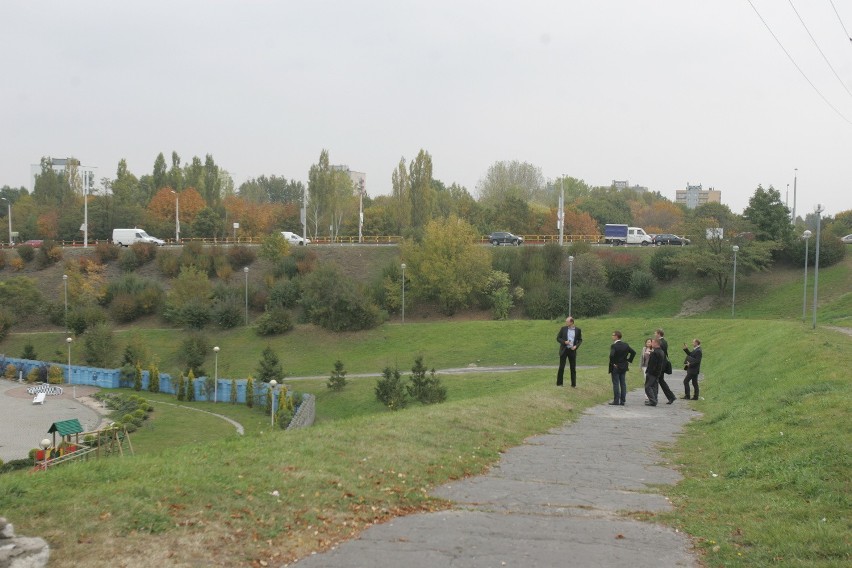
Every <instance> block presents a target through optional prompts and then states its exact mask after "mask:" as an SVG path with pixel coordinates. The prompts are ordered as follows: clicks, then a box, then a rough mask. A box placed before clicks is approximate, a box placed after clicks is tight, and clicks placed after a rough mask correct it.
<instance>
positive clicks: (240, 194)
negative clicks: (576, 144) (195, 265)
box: [0, 149, 807, 241]
mask: <svg viewBox="0 0 852 568" xmlns="http://www.w3.org/2000/svg"><path fill="white" fill-rule="evenodd" d="M84 174H85V172H83V171H82V169H81V168H80V164H79V162H78V161H77V160H75V159H73V158H71V159H69V160H67V165H66V167H65V169H64V170H62V171H55V170H54V169H53V161H52V160H51V159H50V158H48V157H45V158H42V160H41V171H40V173H39V174H38V175H37V176H36V179H35V185H34V189H33V191H32V194H30V193H29V192H28V191H27V189H26V188H11V187H9V186H4V187H3V188H2V189H0V197H3V198H5V199H6V200H7V202H8V203H9V204H11V209H12V225H13V230H16V231H17V232H18V233H19V238H18V241H22V240H27V239H48V238H49V239H56V240H60V241H71V240H80V239H81V237H82V233H81V230H80V227H81V225H82V223H83V221H84V207H83V205H84V204H83V200H84V198H85V199H86V200H87V201H88V203H87V209H88V225H89V227H88V228H89V237H90V238H91V239H93V240H106V239H109V238H110V237H111V233H112V229H113V228H115V227H133V226H142V227H145V228H146V229H147V230H148V232H149V233H151V234H154V235H157V236H159V237H165V238H168V237H170V236H172V235H174V234H175V229H176V227H175V225H176V222H175V221H176V219H175V217H176V213H177V216H178V220H177V221H178V223H177V224H179V226H180V235H181V237H183V238H187V237H220V238H222V237H227V236H232V235H233V234H234V229H233V224H234V223H238V224H239V228H238V229H237V231H236V234H237V236H243V237H245V236H252V237H256V236H262V235H266V234H269V233H271V232H275V231H280V230H296V231H297V232H298V231H300V230H301V226H302V216H301V210H302V209H303V208H304V210H305V219H304V220H305V225H306V226H307V232H308V234H309V236H311V237H314V238H316V237H320V236H322V237H332V238H337V237H340V236H353V235H357V234H358V225H359V210H360V209H361V206H362V205H363V234H364V235H367V236H370V235H402V236H412V237H416V238H420V237H422V236H423V231H424V229H425V227H426V225H427V224H428V223H429V221H431V220H434V219H447V218H449V217H450V216H451V215H455V216H456V217H458V218H460V219H464V220H465V221H467V222H468V223H469V224H470V225H471V226H472V227H473V228H474V230H475V231H476V232H477V234H479V235H483V234H487V233H489V232H491V231H492V230H511V231H513V232H515V233H520V234H527V235H530V234H540V235H554V234H556V233H557V232H558V230H557V214H558V211H557V207H558V205H557V204H558V201H559V195H560V193H561V192H562V191H564V193H565V197H566V199H565V203H566V207H565V208H566V210H565V232H566V234H572V235H597V234H599V233H600V232H601V230H602V228H603V225H604V224H606V223H626V224H631V225H638V226H641V227H644V228H645V229H646V231H648V232H650V233H661V232H673V233H678V234H681V233H688V232H690V221H691V220H692V219H694V218H696V217H700V216H703V215H699V214H698V213H697V212H696V211H690V210H687V209H686V208H684V207H683V206H680V205H676V204H674V203H672V202H671V201H670V200H668V199H666V198H664V197H662V196H661V195H660V194H659V193H658V192H650V191H636V190H634V189H618V188H615V187H593V186H590V185H588V184H586V183H585V182H584V181H582V180H580V179H577V178H573V177H569V176H566V177H564V178H558V179H556V180H552V181H546V180H545V179H544V176H543V175H542V173H541V169H540V168H538V167H536V166H534V165H532V164H530V163H527V162H518V161H502V162H496V163H495V164H493V165H492V166H491V167H490V168H489V169H488V171H487V172H486V173H485V174H484V175H483V177H482V178H481V179H480V181H479V183H478V185H477V188H476V192H475V193H476V195H472V194H471V192H470V191H469V190H468V189H467V188H465V187H463V186H460V185H458V184H455V183H452V184H449V185H447V184H445V183H444V182H442V181H441V180H438V179H435V178H434V177H433V160H432V156H431V155H430V154H429V153H428V152H427V151H426V150H422V149H421V150H420V151H419V152H418V153H417V155H416V156H415V158H414V159H412V160H411V161H408V162H407V161H406V159H405V158H404V157H403V158H401V159H400V161H399V163H398V164H397V166H396V167H395V168H393V169H392V170H391V171H390V172H389V176H388V177H389V178H390V182H391V192H390V194H389V195H380V196H375V197H372V198H371V197H370V196H368V195H367V194H366V192H365V188H364V187H363V185H361V186H356V184H354V183H353V181H352V179H350V176H349V173H348V171H346V170H345V168H343V167H339V166H333V165H332V161H331V158H330V155H329V152H328V151H327V150H322V152H321V153H320V155H319V159H318V160H317V162H316V163H315V164H312V165H311V166H310V168H309V171H308V175H307V178H308V181H307V184H304V183H302V182H300V181H296V180H294V179H289V180H288V179H287V178H285V177H278V176H274V175H273V176H259V177H257V178H253V179H250V180H248V181H246V182H245V183H243V184H242V185H240V186H239V187H238V188H235V187H234V183H233V180H232V178H231V176H230V174H229V173H228V172H227V171H226V170H225V169H223V168H221V167H220V166H219V165H218V164H216V162H215V160H214V159H213V157H212V156H211V155H209V154H208V155H207V156H205V158H204V159H203V160H202V159H201V158H199V157H197V156H196V157H193V158H192V159H191V160H189V161H188V162H185V163H184V162H183V161H182V160H181V158H180V156H179V155H178V154H177V153H176V152H172V154H171V163H170V164H169V163H168V162H167V161H166V158H165V156H164V155H163V154H162V153H160V154H159V155H158V156H157V157H156V159H155V160H154V164H153V168H152V171H151V173H148V174H144V175H142V176H139V177H137V176H136V175H135V174H133V173H132V172H130V171H129V170H128V167H127V163H126V161H125V160H121V161H120V162H119V164H118V166H117V168H116V172H115V176H114V177H104V178H102V179H100V180H99V182H100V183H99V187H98V188H97V189H93V190H91V191H89V192H88V195H85V194H86V188H87V187H93V186H94V183H93V180H87V179H84V177H85V176H84ZM758 191H759V192H762V194H761V199H760V200H759V202H756V203H755V204H754V205H753V207H752V206H750V207H752V211H751V212H746V214H745V215H744V216H743V218H745V219H748V220H750V221H752V222H758V223H760V224H766V223H769V224H773V226H774V224H775V223H777V222H778V221H783V220H784V219H787V218H789V211H787V210H786V207H785V206H783V204H782V203H781V201H780V195H779V194H778V192H777V191H775V190H774V189H772V188H769V189H768V190H763V188H758ZM720 207H721V211H723V213H724V215H725V216H730V215H731V213H730V211H729V210H727V208H725V207H723V206H720ZM764 212H768V213H767V214H764ZM6 213H7V208H5V207H2V208H0V216H4V215H5V214H6ZM803 222H804V223H807V218H806V219H804V220H803ZM787 225H789V223H787ZM7 231H8V223H0V235H3V236H4V237H5V238H4V239H3V240H6V241H8V235H4V233H6V232H7ZM776 232H777V231H776Z"/></svg>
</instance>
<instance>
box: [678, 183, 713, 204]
mask: <svg viewBox="0 0 852 568" xmlns="http://www.w3.org/2000/svg"><path fill="white" fill-rule="evenodd" d="M675 203H680V204H682V205H686V207H687V209H695V208H696V207H698V206H699V205H704V204H705V203H722V192H721V191H717V190H715V189H713V188H712V187H711V188H710V189H701V184H698V185H689V183H688V182H687V184H686V189H678V190H677V191H676V193H675Z"/></svg>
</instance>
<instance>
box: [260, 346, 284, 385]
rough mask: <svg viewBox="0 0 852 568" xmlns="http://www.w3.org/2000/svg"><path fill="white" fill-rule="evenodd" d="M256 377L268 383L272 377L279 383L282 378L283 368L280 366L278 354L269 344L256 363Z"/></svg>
mask: <svg viewBox="0 0 852 568" xmlns="http://www.w3.org/2000/svg"><path fill="white" fill-rule="evenodd" d="M257 379H258V380H259V381H261V382H264V383H268V382H269V381H271V380H272V379H275V380H276V381H278V382H279V383H280V382H281V381H283V380H284V368H283V367H282V366H281V361H280V360H279V359H278V355H276V354H275V351H273V350H272V347H271V346H269V345H267V346H266V348H265V349H264V350H263V353H262V354H261V357H260V362H259V363H258V365H257Z"/></svg>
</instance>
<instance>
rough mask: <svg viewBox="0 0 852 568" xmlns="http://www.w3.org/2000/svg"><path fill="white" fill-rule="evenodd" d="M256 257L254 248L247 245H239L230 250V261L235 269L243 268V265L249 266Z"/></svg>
mask: <svg viewBox="0 0 852 568" xmlns="http://www.w3.org/2000/svg"><path fill="white" fill-rule="evenodd" d="M256 257H257V255H256V254H255V252H254V250H253V249H250V248H249V247H247V246H243V245H237V246H235V247H231V248H230V249H229V250H228V262H230V263H231V267H232V268H233V269H234V270H242V269H243V267H245V266H249V265H250V264H251V263H253V262H254V259H255V258H256Z"/></svg>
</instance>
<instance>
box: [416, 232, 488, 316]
mask: <svg viewBox="0 0 852 568" xmlns="http://www.w3.org/2000/svg"><path fill="white" fill-rule="evenodd" d="M402 251H403V258H405V259H408V261H409V264H410V265H411V271H410V277H411V282H412V288H413V291H414V293H415V294H416V295H417V296H418V297H421V298H424V299H427V300H434V301H437V302H438V304H439V306H440V308H441V311H442V312H444V313H446V314H453V313H455V312H456V311H457V310H459V309H462V308H465V307H467V306H470V305H471V304H472V303H473V302H474V300H475V299H476V297H477V295H478V294H480V293H481V292H482V291H483V288H484V286H485V284H486V282H487V278H488V273H489V272H490V270H491V258H490V252H489V250H488V249H485V248H484V247H481V246H479V245H478V237H477V234H476V232H475V231H474V229H473V227H471V226H470V225H469V224H468V223H467V222H465V221H463V220H461V219H458V218H457V217H454V216H451V217H449V218H448V219H441V220H433V221H431V222H430V223H429V224H428V225H427V226H426V232H425V236H424V239H423V242H422V243H411V242H406V243H405V244H404V245H403V249H402Z"/></svg>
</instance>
